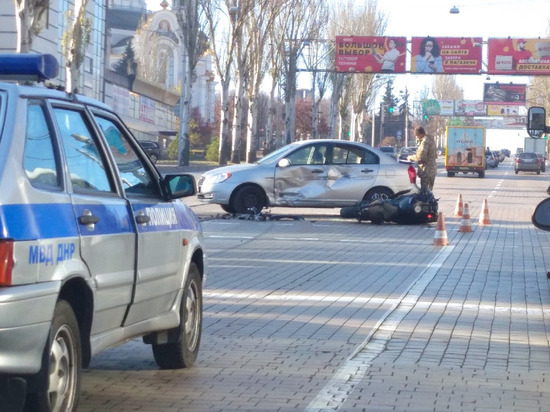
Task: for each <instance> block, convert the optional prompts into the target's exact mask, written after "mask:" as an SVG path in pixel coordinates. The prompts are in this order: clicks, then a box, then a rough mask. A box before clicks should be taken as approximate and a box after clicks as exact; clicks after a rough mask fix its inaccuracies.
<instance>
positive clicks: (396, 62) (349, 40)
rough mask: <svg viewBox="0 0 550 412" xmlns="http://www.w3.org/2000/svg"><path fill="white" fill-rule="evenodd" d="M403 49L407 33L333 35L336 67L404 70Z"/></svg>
mask: <svg viewBox="0 0 550 412" xmlns="http://www.w3.org/2000/svg"><path fill="white" fill-rule="evenodd" d="M406 49H407V39H406V37H381V36H336V61H335V67H336V71H337V72H346V73H349V72H357V73H405V53H406Z"/></svg>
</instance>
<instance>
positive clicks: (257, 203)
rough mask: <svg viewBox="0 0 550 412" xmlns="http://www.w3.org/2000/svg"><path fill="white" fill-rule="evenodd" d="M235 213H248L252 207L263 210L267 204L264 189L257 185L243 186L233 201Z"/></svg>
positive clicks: (258, 210)
mask: <svg viewBox="0 0 550 412" xmlns="http://www.w3.org/2000/svg"><path fill="white" fill-rule="evenodd" d="M231 204H232V206H233V210H235V213H248V212H250V209H255V211H256V212H257V213H259V212H261V211H262V209H263V208H264V207H266V206H267V203H266V201H265V195H264V193H263V191H262V190H261V189H260V188H258V187H256V186H244V187H241V188H240V189H239V190H238V191H237V192H236V193H235V196H234V198H233V200H232V202H231Z"/></svg>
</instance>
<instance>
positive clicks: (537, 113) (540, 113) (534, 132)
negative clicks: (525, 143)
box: [527, 107, 550, 138]
mask: <svg viewBox="0 0 550 412" xmlns="http://www.w3.org/2000/svg"><path fill="white" fill-rule="evenodd" d="M549 132H550V128H547V127H546V110H545V109H544V107H530V108H529V111H528V113H527V133H528V134H529V136H531V137H534V138H540V137H541V136H542V135H543V134H545V133H549Z"/></svg>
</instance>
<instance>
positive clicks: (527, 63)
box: [487, 39, 550, 75]
mask: <svg viewBox="0 0 550 412" xmlns="http://www.w3.org/2000/svg"><path fill="white" fill-rule="evenodd" d="M487 44H488V46H487V54H488V57H487V73H489V74H520V75H533V74H545V75H549V74H550V39H489V41H488V43H487Z"/></svg>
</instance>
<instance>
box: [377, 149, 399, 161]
mask: <svg viewBox="0 0 550 412" xmlns="http://www.w3.org/2000/svg"><path fill="white" fill-rule="evenodd" d="M380 151H381V152H384V153H386V154H387V155H388V156H390V157H391V158H393V159H395V160H397V152H396V151H395V147H393V146H380Z"/></svg>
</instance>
